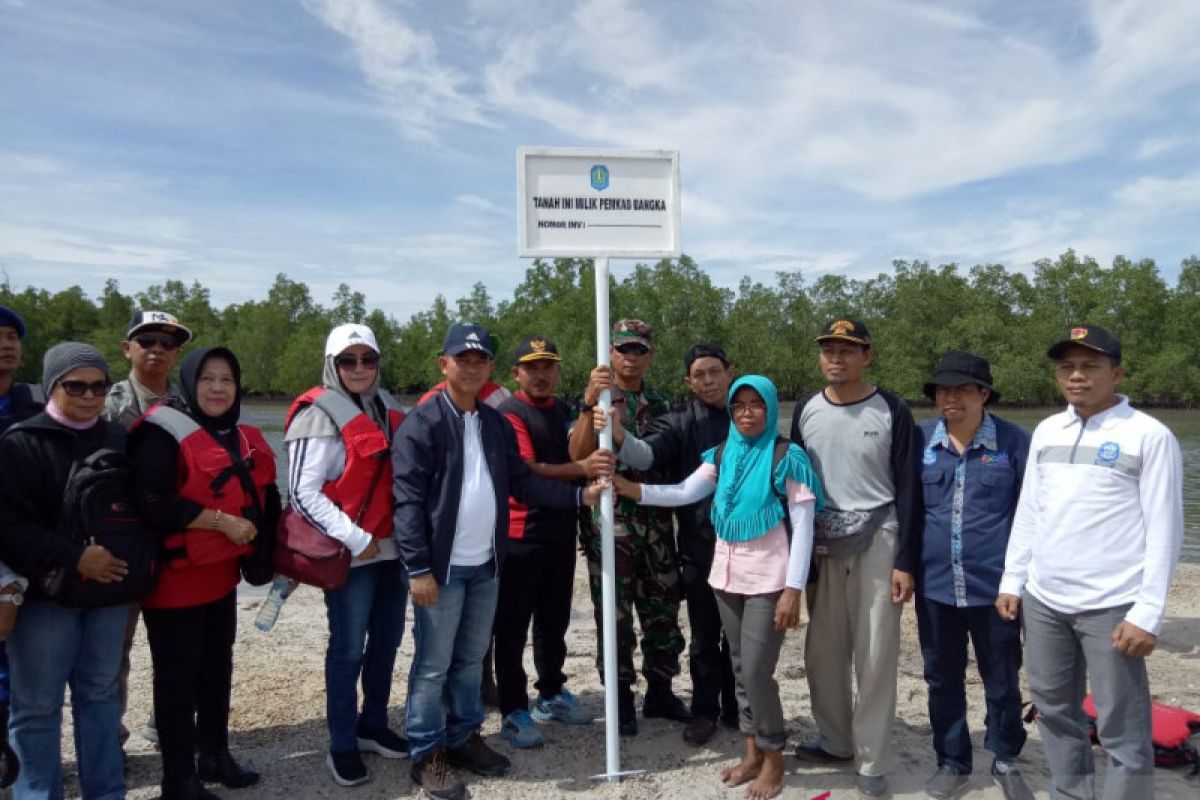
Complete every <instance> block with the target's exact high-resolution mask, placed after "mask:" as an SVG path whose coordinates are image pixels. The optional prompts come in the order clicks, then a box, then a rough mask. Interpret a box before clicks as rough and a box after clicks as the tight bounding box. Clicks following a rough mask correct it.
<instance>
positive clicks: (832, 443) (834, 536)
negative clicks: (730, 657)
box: [792, 319, 923, 797]
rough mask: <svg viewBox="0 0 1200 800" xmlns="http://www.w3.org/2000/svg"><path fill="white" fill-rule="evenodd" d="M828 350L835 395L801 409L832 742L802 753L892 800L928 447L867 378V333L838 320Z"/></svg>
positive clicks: (812, 658)
mask: <svg viewBox="0 0 1200 800" xmlns="http://www.w3.org/2000/svg"><path fill="white" fill-rule="evenodd" d="M817 343H818V344H819V345H820V348H821V350H820V362H819V363H820V367H821V373H822V374H823V375H824V376H825V380H826V386H825V388H824V389H822V390H821V391H818V392H815V393H813V394H812V395H810V396H808V397H805V398H802V399H801V400H800V401H799V402H798V403H797V404H796V410H795V413H794V414H793V416H792V441H793V442H795V443H796V444H798V445H800V446H801V447H803V448H804V449H805V451H806V452H807V453H808V455H809V458H811V459H812V462H813V466H814V467H816V470H817V473H818V474H819V475H820V476H821V485H822V487H823V488H824V489H825V508H824V509H823V510H822V511H821V512H820V513H819V514H818V515H817V518H816V522H815V525H814V528H815V531H814V532H815V541H814V545H813V554H814V558H813V560H814V564H815V566H816V571H817V575H818V577H817V582H816V585H815V586H810V587H809V590H808V591H807V592H805V594H806V596H807V600H808V605H809V614H810V616H811V620H812V621H811V622H810V623H809V628H808V635H807V637H806V638H805V647H804V658H805V662H806V664H807V668H808V686H809V692H810V694H811V696H812V713H813V719H814V721H815V722H816V723H817V730H818V732H819V734H820V736H819V738H818V739H817V740H816V741H813V742H805V743H801V744H800V745H798V746H797V748H796V757H797V758H799V759H801V760H802V761H806V762H810V763H814V762H815V763H831V762H850V761H854V762H855V765H856V767H857V775H856V776H855V782H856V785H857V787H858V791H859V793H860V794H862V795H864V796H866V797H882V796H884V795H885V794H887V791H888V789H887V780H886V778H885V774H886V772H887V770H888V769H889V767H890V766H891V762H892V724H893V722H894V720H895V717H896V672H897V669H898V666H899V657H900V612H901V610H902V608H903V606H902V604H903V603H904V602H906V601H907V600H908V599H909V598H910V597H911V596H912V592H913V581H914V577H913V576H914V575H915V573H916V571H917V566H918V564H919V562H920V557H921V525H922V522H923V520H922V514H921V481H920V474H921V473H920V458H919V454H920V447H919V442H918V441H917V432H916V425H915V424H914V423H913V418H912V413H911V412H910V411H909V410H908V406H907V405H905V403H904V401H903V400H901V399H900V398H899V397H897V396H896V395H894V394H892V393H891V392H888V391H885V390H883V389H880V388H878V387H876V386H873V385H872V384H870V383H869V382H868V381H867V379H866V370H867V367H868V366H870V364H871V361H872V360H873V359H874V357H875V351H874V350H873V349H872V348H871V335H870V333H869V332H868V331H867V326H866V325H864V324H863V323H862V322H860V321H858V320H855V319H834V320H831V321H830V322H828V323H826V325H825V327H824V329H823V330H822V331H821V335H820V336H818V337H817ZM851 667H853V670H851ZM852 681H853V682H852ZM855 683H856V684H857V693H856V692H855Z"/></svg>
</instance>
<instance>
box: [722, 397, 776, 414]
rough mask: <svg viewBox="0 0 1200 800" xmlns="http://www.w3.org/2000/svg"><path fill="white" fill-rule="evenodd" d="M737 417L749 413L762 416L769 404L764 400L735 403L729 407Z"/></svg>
mask: <svg viewBox="0 0 1200 800" xmlns="http://www.w3.org/2000/svg"><path fill="white" fill-rule="evenodd" d="M729 410H730V411H732V412H733V415H734V416H735V417H737V416H740V415H742V414H745V413H746V412H747V411H749V412H750V413H751V414H762V413H763V412H765V411H766V410H767V404H766V403H764V402H763V401H762V400H751V401H750V402H749V403H734V404H733V405H731V406H730V407H729Z"/></svg>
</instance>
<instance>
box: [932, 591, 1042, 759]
mask: <svg viewBox="0 0 1200 800" xmlns="http://www.w3.org/2000/svg"><path fill="white" fill-rule="evenodd" d="M916 611H917V637H918V638H919V640H920V642H921V655H922V656H923V658H924V660H925V683H926V684H927V685H928V688H929V724H930V725H931V726H932V727H933V749H934V751H935V752H936V753H937V762H938V766H939V767H940V766H943V765H949V766H950V767H952V768H953V769H954V770H956V771H957V772H959V773H962V774H970V772H971V767H972V759H971V732H970V731H969V730H968V729H967V694H966V686H965V684H966V671H967V637H968V636H970V639H971V643H972V644H973V645H974V646H975V663H976V664H977V666H978V667H979V677H980V678H982V679H983V695H984V698H985V700H986V702H987V715H986V716H985V717H984V725H985V726H986V728H987V735H986V736H985V738H984V740H983V741H984V745H985V746H986V747H987V749H988V750H991V751H992V752H993V753H995V755H996V758H998V759H1000V760H1002V761H1011V760H1013V759H1015V758H1016V757H1017V756H1018V755H1019V754H1020V752H1021V748H1022V746H1024V744H1025V726H1024V725H1023V724H1022V722H1021V680H1020V672H1021V623H1020V622H1018V621H1016V620H1012V621H1009V620H1003V619H1001V618H1000V615H999V614H998V613H996V609H995V608H993V607H992V606H973V607H969V608H957V607H955V606H951V605H946V604H944V603H938V602H936V601H933V600H928V599H926V598H924V597H922V596H921V595H920V594H918V595H917V598H916Z"/></svg>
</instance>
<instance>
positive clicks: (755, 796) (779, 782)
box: [746, 750, 783, 800]
mask: <svg viewBox="0 0 1200 800" xmlns="http://www.w3.org/2000/svg"><path fill="white" fill-rule="evenodd" d="M782 791H783V753H782V752H780V751H778V750H767V751H764V758H763V761H762V769H760V770H759V772H758V777H756V778H755V779H754V782H753V783H751V784H750V785H749V786H747V787H746V800H770V798H772V797H778V796H779V793H780V792H782Z"/></svg>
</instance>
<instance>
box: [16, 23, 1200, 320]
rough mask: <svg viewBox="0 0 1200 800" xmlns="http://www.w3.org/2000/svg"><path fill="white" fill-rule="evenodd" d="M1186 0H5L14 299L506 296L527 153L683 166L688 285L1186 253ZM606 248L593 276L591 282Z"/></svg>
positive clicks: (414, 304) (1190, 170) (1198, 204)
mask: <svg viewBox="0 0 1200 800" xmlns="http://www.w3.org/2000/svg"><path fill="white" fill-rule="evenodd" d="M1198 41H1200V3H1197V2H1194V1H1193V0H1144V1H1143V2H1131V1H1117V0H1096V1H1095V2H1084V1H1083V0H1079V1H1075V0H1058V1H1057V2H1053V3H1046V2H1042V1H1041V0H997V1H996V2H983V1H982V0H956V1H954V2H949V1H947V2H941V3H937V2H905V1H904V0H828V1H826V0H804V1H801V0H791V1H790V2H784V1H783V0H780V1H778V2H766V1H765V0H690V1H689V2H683V1H682V0H660V2H654V3H647V2H632V1H629V2H627V1H626V0H586V1H581V2H565V0H564V1H561V2H550V1H544V0H521V2H519V3H518V2H513V0H508V1H507V2H501V1H500V0H466V1H465V2H462V1H457V2H456V1H455V0H442V1H441V2H437V3H434V2H428V1H427V0H392V1H390V2H389V1H388V0H253V2H245V1H244V0H206V1H205V2H194V0H159V1H158V2H135V1H134V0H105V1H104V2H91V1H90V0H0V115H2V118H3V124H2V125H0V266H3V267H4V269H5V270H6V271H7V273H8V277H9V280H10V281H11V282H12V284H13V286H14V287H15V288H22V287H24V286H25V285H29V284H32V285H35V286H39V287H46V288H50V289H60V288H63V287H65V286H69V285H71V284H73V283H78V284H80V285H81V286H83V287H84V289H85V290H87V291H88V292H89V294H91V295H93V296H95V295H97V294H98V293H99V290H100V288H101V287H102V286H103V283H104V281H105V280H106V279H107V278H110V277H111V278H116V279H117V280H118V281H119V282H120V284H121V287H122V289H123V290H125V291H127V292H132V291H136V290H140V289H142V288H144V287H145V286H146V285H148V284H150V283H161V282H163V281H165V280H167V279H171V278H179V279H182V280H184V281H188V282H190V281H191V280H193V279H195V280H199V281H200V282H201V283H203V284H204V285H206V286H208V287H209V288H210V289H211V290H212V293H213V299H214V301H215V302H216V303H217V304H219V305H224V304H226V303H230V302H237V301H242V300H246V299H251V298H257V297H261V296H263V295H264V294H265V290H266V288H267V287H268V286H269V285H270V283H271V281H272V279H273V277H274V275H275V273H277V272H281V271H282V272H286V273H287V274H288V275H289V276H290V277H292V278H293V279H296V280H301V281H304V282H306V283H307V284H309V286H310V287H311V288H312V291H313V295H314V297H315V298H316V299H317V300H318V301H319V302H328V301H329V299H330V297H331V295H332V293H333V290H334V288H335V287H336V286H337V284H338V283H340V282H343V281H344V282H347V283H349V284H350V285H351V286H352V287H354V288H355V289H358V290H360V291H363V292H364V293H365V294H366V295H367V299H368V304H369V305H370V306H372V307H379V308H382V309H384V310H386V311H388V312H389V313H392V314H395V315H396V316H397V317H399V318H401V319H406V318H407V317H408V316H409V315H411V314H412V313H414V312H416V311H420V310H422V309H424V308H427V307H428V305H429V303H430V302H431V301H432V299H433V297H434V296H435V295H436V294H438V293H442V294H444V295H445V296H446V297H447V298H448V299H449V300H451V301H453V300H454V299H456V298H458V297H460V296H463V295H465V294H467V293H468V291H469V289H470V287H471V285H472V284H473V283H474V282H475V281H483V282H484V283H486V284H487V286H488V287H489V289H490V290H491V292H492V294H493V297H497V298H504V297H508V296H510V293H511V290H512V288H513V287H514V286H515V285H516V284H517V283H518V282H520V280H521V278H522V277H523V274H524V270H525V267H526V266H527V264H526V262H524V261H523V260H522V259H519V258H518V257H517V256H516V197H515V195H516V188H515V183H516V180H515V162H516V157H515V151H516V148H517V147H519V146H522V145H533V146H587V147H605V146H612V147H621V148H671V149H678V150H679V151H680V164H681V174H682V187H683V210H682V213H683V243H684V251H685V252H687V253H688V254H690V255H691V256H692V257H693V258H695V259H696V261H697V262H698V263H699V264H700V266H701V267H702V268H704V269H705V270H707V271H708V272H709V274H710V275H712V276H713V278H714V280H716V281H717V282H718V283H721V284H723V285H727V286H736V284H737V282H738V280H739V279H740V278H741V277H742V276H744V275H749V276H751V277H753V278H755V279H757V280H764V281H772V280H773V273H774V272H775V271H776V270H780V269H800V270H802V271H803V272H804V274H805V275H806V276H807V277H808V278H809V279H812V278H815V277H816V276H818V275H820V274H823V273H825V272H829V271H835V272H840V273H843V274H846V275H849V276H852V277H865V276H870V275H874V274H876V273H878V272H880V271H886V270H888V269H890V264H891V261H892V259H895V258H901V259H924V260H929V261H931V262H934V263H944V262H950V261H954V262H958V263H960V264H963V265H964V266H969V265H972V264H976V263H982V262H1000V263H1003V264H1005V265H1006V266H1007V267H1009V268H1010V269H1029V268H1030V265H1031V263H1032V261H1033V260H1035V259H1037V258H1041V257H1054V256H1056V255H1058V254H1059V253H1061V252H1063V251H1064V250H1065V249H1066V248H1068V247H1074V248H1076V250H1078V251H1079V252H1080V253H1083V254H1089V255H1092V256H1095V257H1096V258H1097V259H1099V260H1100V261H1101V263H1108V262H1110V261H1111V259H1112V257H1113V256H1115V255H1126V256H1129V257H1131V258H1141V257H1149V258H1154V259H1155V260H1156V261H1157V262H1158V264H1159V266H1160V268H1161V269H1162V271H1163V273H1164V274H1165V275H1166V277H1167V278H1168V280H1172V281H1173V280H1174V277H1175V276H1176V274H1177V271H1178V265H1179V261H1180V260H1181V259H1182V258H1184V257H1186V256H1188V255H1191V254H1195V253H1200V244H1198V243H1197V230H1198V229H1200V226H1198V225H1197V222H1198V215H1200V47H1197V46H1196V43H1197V42H1198ZM630 266H631V265H630V264H629V263H628V262H617V263H614V265H613V268H614V271H615V272H616V274H617V275H618V276H620V275H622V274H624V272H625V271H627V270H628V269H629V267H630Z"/></svg>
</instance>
